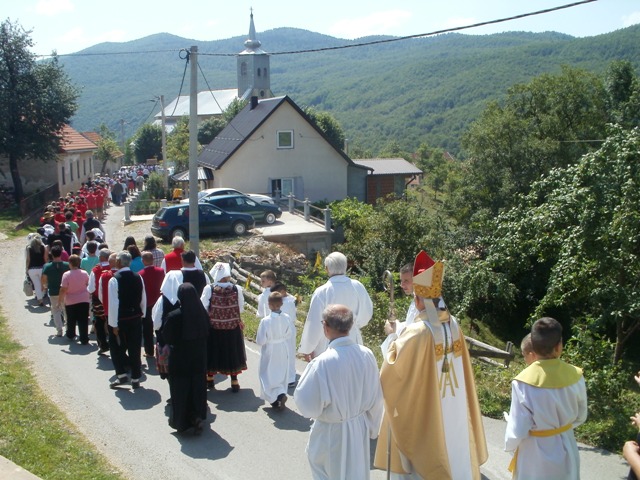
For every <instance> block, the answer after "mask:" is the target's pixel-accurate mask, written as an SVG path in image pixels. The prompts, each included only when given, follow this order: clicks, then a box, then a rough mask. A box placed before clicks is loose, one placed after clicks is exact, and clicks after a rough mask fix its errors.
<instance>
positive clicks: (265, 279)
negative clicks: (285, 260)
mask: <svg viewBox="0 0 640 480" xmlns="http://www.w3.org/2000/svg"><path fill="white" fill-rule="evenodd" d="M275 283H276V273H275V272H274V271H273V270H265V271H264V272H262V273H261V274H260V285H262V289H263V290H262V293H260V295H259V296H258V310H257V312H256V315H257V316H258V318H264V317H266V316H267V315H269V313H270V310H269V295H271V287H273V285H274V284H275Z"/></svg>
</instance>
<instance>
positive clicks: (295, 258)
mask: <svg viewBox="0 0 640 480" xmlns="http://www.w3.org/2000/svg"><path fill="white" fill-rule="evenodd" d="M231 257H233V258H234V259H235V261H236V262H238V263H239V264H240V265H241V266H243V265H245V264H249V265H262V266H264V267H265V268H272V269H284V270H289V271H293V272H298V273H304V272H306V271H307V269H308V267H309V260H308V259H307V257H305V256H304V254H302V253H300V252H297V251H295V250H293V249H291V248H290V247H288V246H287V245H284V244H281V243H273V242H268V241H266V240H264V239H263V238H262V237H260V236H257V235H256V236H251V237H248V238H242V239H239V240H238V242H236V243H235V244H233V245H226V246H224V247H222V248H216V249H214V250H206V251H201V252H200V259H201V260H202V261H205V260H207V261H208V262H209V263H211V264H213V263H215V262H218V261H225V260H226V261H228V260H229V259H230V258H231Z"/></svg>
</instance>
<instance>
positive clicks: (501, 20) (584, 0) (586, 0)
mask: <svg viewBox="0 0 640 480" xmlns="http://www.w3.org/2000/svg"><path fill="white" fill-rule="evenodd" d="M597 1H598V0H582V1H580V2H574V3H568V4H566V5H559V6H557V7H552V8H546V9H544V10H537V11H535V12H529V13H522V14H520V15H514V16H512V17H505V18H498V19H496V20H488V21H486V22H479V23H473V24H471V25H464V26H461V27H452V28H446V29H444V30H435V31H433V32H427V33H418V34H415V35H408V36H406V37H394V38H385V39H382V40H372V41H370V42H362V43H354V44H351V45H339V46H336V47H323V48H311V49H307V50H290V51H285V52H273V53H270V54H269V55H294V54H299V53H312V52H325V51H329V50H342V49H345V48H355V47H367V46H369V45H378V44H381V43H391V42H400V41H402V40H410V39H413V38H421V37H431V36H433V35H440V34H443V33H451V32H457V31H460V30H467V29H469V28H475V27H483V26H485V25H494V24H496V23H504V22H509V21H511V20H518V19H520V18H526V17H532V16H535V15H542V14H544V13H550V12H555V11H557V10H563V9H566V8H572V7H577V6H579V5H584V4H587V3H593V2H597ZM200 55H207V56H221V57H222V56H228V55H229V54H227V53H224V54H221V53H200Z"/></svg>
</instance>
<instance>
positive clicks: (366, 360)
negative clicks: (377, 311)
mask: <svg viewBox="0 0 640 480" xmlns="http://www.w3.org/2000/svg"><path fill="white" fill-rule="evenodd" d="M322 318H323V320H322V324H321V325H322V328H323V331H324V334H325V335H326V338H327V339H328V340H329V347H328V349H327V350H326V351H325V352H324V353H322V354H320V355H319V356H317V357H316V358H314V359H313V360H312V361H311V362H310V363H309V364H308V365H307V368H306V369H305V371H304V373H303V374H302V376H301V377H300V381H299V382H298V387H297V388H296V390H295V392H294V399H295V401H296V405H297V407H298V410H299V411H300V413H301V414H302V415H303V416H305V417H307V418H312V419H313V420H314V422H313V425H312V426H311V433H310V435H309V443H308V445H307V457H308V459H309V464H310V466H311V473H312V477H313V478H314V479H315V480H351V479H363V480H366V479H368V478H369V472H370V469H369V462H370V455H369V441H370V439H372V438H376V437H377V436H378V430H379V428H380V421H381V418H382V389H381V388H380V381H379V378H378V364H377V363H376V360H375V357H374V356H373V353H372V352H371V350H369V349H368V348H367V347H364V346H362V345H357V344H356V343H355V342H354V341H353V339H352V338H351V337H350V335H349V331H350V329H351V328H352V326H353V324H354V319H353V313H352V312H351V310H349V308H348V307H346V306H344V305H329V306H328V307H327V308H326V309H325V310H324V311H323V315H322Z"/></svg>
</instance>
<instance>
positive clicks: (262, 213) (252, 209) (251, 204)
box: [203, 195, 282, 225]
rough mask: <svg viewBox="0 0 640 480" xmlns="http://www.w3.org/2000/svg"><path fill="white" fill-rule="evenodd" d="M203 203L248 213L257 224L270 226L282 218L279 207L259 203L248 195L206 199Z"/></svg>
mask: <svg viewBox="0 0 640 480" xmlns="http://www.w3.org/2000/svg"><path fill="white" fill-rule="evenodd" d="M203 201H204V202H206V203H207V204H209V205H215V206H216V207H219V208H222V209H223V210H226V211H228V212H239V213H248V214H249V215H251V216H252V217H253V218H254V220H255V221H256V222H265V223H268V224H269V225H271V224H272V223H274V222H275V221H276V218H280V217H281V216H282V210H280V207H278V206H277V205H270V204H267V203H258V202H256V201H254V200H253V199H252V198H249V197H247V196H246V195H221V196H214V197H205V198H204V200H203Z"/></svg>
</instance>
